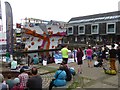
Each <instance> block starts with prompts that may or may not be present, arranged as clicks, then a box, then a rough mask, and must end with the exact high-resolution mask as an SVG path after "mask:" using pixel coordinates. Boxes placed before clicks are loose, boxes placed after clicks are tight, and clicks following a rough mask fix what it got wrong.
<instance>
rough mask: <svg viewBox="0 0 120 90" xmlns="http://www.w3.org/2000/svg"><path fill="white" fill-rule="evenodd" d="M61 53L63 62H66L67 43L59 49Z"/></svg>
mask: <svg viewBox="0 0 120 90" xmlns="http://www.w3.org/2000/svg"><path fill="white" fill-rule="evenodd" d="M61 53H62V59H63V62H64V63H65V64H67V62H68V49H67V45H64V47H63V48H62V49H61Z"/></svg>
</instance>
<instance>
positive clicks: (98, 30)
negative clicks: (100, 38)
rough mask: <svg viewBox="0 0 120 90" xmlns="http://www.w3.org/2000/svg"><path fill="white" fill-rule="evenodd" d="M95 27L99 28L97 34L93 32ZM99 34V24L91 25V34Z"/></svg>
mask: <svg viewBox="0 0 120 90" xmlns="http://www.w3.org/2000/svg"><path fill="white" fill-rule="evenodd" d="M93 26H97V32H92V30H93V28H92V27H93ZM98 32H99V24H92V25H91V34H98Z"/></svg>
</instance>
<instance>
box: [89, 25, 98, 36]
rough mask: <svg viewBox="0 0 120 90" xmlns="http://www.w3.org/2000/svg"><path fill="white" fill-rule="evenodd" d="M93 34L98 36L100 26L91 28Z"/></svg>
mask: <svg viewBox="0 0 120 90" xmlns="http://www.w3.org/2000/svg"><path fill="white" fill-rule="evenodd" d="M91 34H98V24H96V25H92V26H91Z"/></svg>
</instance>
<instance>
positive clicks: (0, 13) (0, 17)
mask: <svg viewBox="0 0 120 90" xmlns="http://www.w3.org/2000/svg"><path fill="white" fill-rule="evenodd" d="M0 19H2V12H1V1H0Z"/></svg>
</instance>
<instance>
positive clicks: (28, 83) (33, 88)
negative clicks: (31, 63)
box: [0, 67, 42, 90]
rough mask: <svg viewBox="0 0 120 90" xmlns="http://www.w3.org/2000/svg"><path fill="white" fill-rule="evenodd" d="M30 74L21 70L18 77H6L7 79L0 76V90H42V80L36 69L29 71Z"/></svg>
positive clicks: (9, 75)
mask: <svg viewBox="0 0 120 90" xmlns="http://www.w3.org/2000/svg"><path fill="white" fill-rule="evenodd" d="M31 74H32V75H28V73H27V72H25V70H24V69H23V68H22V69H21V70H20V74H19V75H18V77H12V75H11V74H8V75H7V79H5V78H4V76H3V75H2V74H0V90H42V78H41V76H40V75H39V74H38V70H37V68H36V67H33V68H32V69H31Z"/></svg>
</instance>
